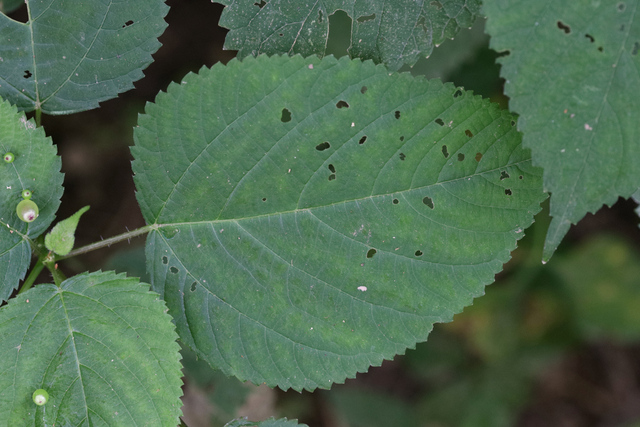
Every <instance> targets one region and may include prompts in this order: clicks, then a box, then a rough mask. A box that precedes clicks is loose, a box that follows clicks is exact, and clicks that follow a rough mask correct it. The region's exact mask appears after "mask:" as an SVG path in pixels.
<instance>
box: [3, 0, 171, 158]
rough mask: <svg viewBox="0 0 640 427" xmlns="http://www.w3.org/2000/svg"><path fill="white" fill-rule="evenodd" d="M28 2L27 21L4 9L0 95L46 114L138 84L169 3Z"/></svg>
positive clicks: (78, 107) (81, 106) (84, 105)
mask: <svg viewBox="0 0 640 427" xmlns="http://www.w3.org/2000/svg"><path fill="white" fill-rule="evenodd" d="M26 3H27V9H28V13H29V17H30V19H29V21H28V22H27V23H26V24H24V23H21V22H17V21H14V20H12V19H10V18H9V17H7V16H6V15H3V14H0V63H1V64H2V73H0V96H2V97H3V98H5V99H7V100H9V101H11V103H12V104H15V105H17V106H18V107H19V108H20V109H22V110H26V111H32V110H34V109H41V110H42V111H43V112H45V113H48V114H70V113H73V112H77V111H83V110H88V109H91V108H95V107H97V106H98V103H99V102H101V101H105V100H107V99H111V98H114V97H115V96H117V95H118V94H119V93H121V92H124V91H126V90H128V89H131V88H133V82H134V81H136V80H139V79H140V78H142V77H143V74H142V69H143V68H145V67H146V66H147V65H149V64H150V63H151V61H152V58H151V55H152V54H153V53H154V52H155V51H156V50H158V48H159V47H160V43H159V42H158V40H157V38H158V36H160V34H162V32H163V31H164V29H165V28H166V25H167V24H166V23H165V22H164V20H163V18H164V16H165V15H166V13H167V11H168V9H169V8H168V6H166V5H165V4H164V1H162V0H136V1H119V2H114V1H99V0H82V1H80V0H70V1H52V0H49V1H34V0H27V2H26ZM16 154H17V153H16Z"/></svg>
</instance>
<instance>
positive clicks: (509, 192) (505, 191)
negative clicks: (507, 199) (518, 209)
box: [504, 188, 513, 196]
mask: <svg viewBox="0 0 640 427" xmlns="http://www.w3.org/2000/svg"><path fill="white" fill-rule="evenodd" d="M504 194H506V195H507V196H510V195H512V194H513V193H512V192H511V189H510V188H507V189H505V190H504Z"/></svg>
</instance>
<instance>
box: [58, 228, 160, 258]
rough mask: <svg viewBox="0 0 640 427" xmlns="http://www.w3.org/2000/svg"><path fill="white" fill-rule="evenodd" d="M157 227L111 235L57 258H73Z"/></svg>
mask: <svg viewBox="0 0 640 427" xmlns="http://www.w3.org/2000/svg"><path fill="white" fill-rule="evenodd" d="M157 228H158V225H157V224H154V225H146V226H144V227H140V228H138V229H136V230H132V231H128V232H126V233H122V234H119V235H117V236H113V237H110V238H108V239H106V240H101V241H99V242H96V243H91V244H89V245H87V246H83V247H81V248H78V249H74V250H72V251H71V252H69V253H68V254H67V255H65V256H61V257H59V258H57V260H58V261H59V260H63V259H67V258H71V257H74V256H77V255H81V254H85V253H87V252H91V251H95V250H96V249H101V248H104V247H108V246H111V245H113V244H115V243H119V242H122V241H124V240H129V239H131V238H132V237H137V236H141V235H143V234H146V233H148V232H150V231H151V230H155V229H157Z"/></svg>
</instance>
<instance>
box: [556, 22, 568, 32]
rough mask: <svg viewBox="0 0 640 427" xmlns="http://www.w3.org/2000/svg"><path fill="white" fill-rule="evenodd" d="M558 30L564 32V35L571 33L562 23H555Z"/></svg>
mask: <svg viewBox="0 0 640 427" xmlns="http://www.w3.org/2000/svg"><path fill="white" fill-rule="evenodd" d="M557 25H558V28H559V29H561V30H562V31H564V33H565V34H569V33H570V32H571V27H569V26H568V25H565V24H564V23H563V22H562V21H558V22H557Z"/></svg>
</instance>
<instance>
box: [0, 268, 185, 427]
mask: <svg viewBox="0 0 640 427" xmlns="http://www.w3.org/2000/svg"><path fill="white" fill-rule="evenodd" d="M0 336H2V347H1V350H2V353H1V354H0V372H1V373H2V375H0V424H1V425H5V426H26V425H30V426H45V425H47V426H53V425H56V426H80V425H111V426H142V425H149V426H151V425H152V426H171V427H175V425H176V424H177V423H178V416H179V415H180V407H181V402H180V399H179V398H180V395H181V394H182V392H181V389H180V387H181V380H180V377H181V372H180V363H179V359H180V354H179V346H178V344H177V343H176V342H175V340H176V338H177V335H176V333H175V330H174V326H173V324H172V322H171V317H170V316H168V315H167V314H166V307H165V305H164V303H163V302H162V301H160V300H159V299H158V295H157V294H154V293H152V292H149V285H147V284H144V283H139V282H138V280H137V279H130V278H126V277H125V276H124V275H116V274H114V273H111V272H105V273H93V274H83V275H80V276H75V277H73V278H71V279H68V280H66V281H65V282H63V283H62V286H61V287H60V288H58V287H56V286H54V285H40V286H36V287H35V288H33V289H30V290H29V291H28V292H25V293H24V294H21V295H18V296H17V297H16V298H15V299H12V300H11V301H10V302H9V304H8V305H7V306H5V307H3V308H2V309H0ZM36 389H45V390H46V391H47V392H48V393H49V402H48V403H47V404H46V405H44V406H41V407H38V406H36V405H35V404H34V403H33V401H32V399H31V395H32V393H33V392H34V391H35V390H36Z"/></svg>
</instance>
